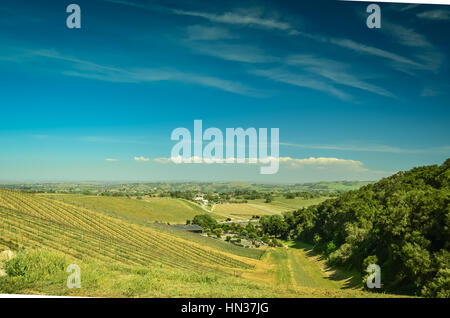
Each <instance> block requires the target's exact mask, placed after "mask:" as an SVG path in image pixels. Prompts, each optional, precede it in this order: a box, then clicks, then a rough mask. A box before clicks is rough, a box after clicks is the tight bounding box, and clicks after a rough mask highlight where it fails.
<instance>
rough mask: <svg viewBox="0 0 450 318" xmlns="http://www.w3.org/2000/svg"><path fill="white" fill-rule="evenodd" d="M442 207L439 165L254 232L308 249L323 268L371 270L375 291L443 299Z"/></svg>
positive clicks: (449, 176) (448, 190) (445, 229)
mask: <svg viewBox="0 0 450 318" xmlns="http://www.w3.org/2000/svg"><path fill="white" fill-rule="evenodd" d="M449 203H450V159H447V161H446V162H445V163H444V164H442V165H441V166H438V165H433V166H425V167H419V168H414V169H412V170H410V171H407V172H399V173H397V174H395V175H393V176H391V177H389V178H385V179H382V180H381V181H379V182H377V183H375V184H369V185H367V186H364V187H362V188H361V189H359V190H355V191H350V192H347V193H344V194H342V195H340V196H339V197H338V198H335V199H330V200H327V201H325V202H324V203H322V204H320V205H317V206H312V207H308V208H303V209H301V210H298V211H295V212H292V213H288V214H285V215H284V219H283V221H284V222H285V225H282V224H281V223H280V220H279V219H278V218H277V219H274V220H268V219H265V220H262V222H266V224H265V223H262V226H263V228H264V229H265V231H266V232H268V233H270V234H277V235H278V236H281V237H291V238H296V239H300V240H303V241H307V242H310V243H313V244H314V246H315V249H317V250H318V251H320V252H321V253H323V254H324V255H325V256H326V257H327V258H328V260H329V262H330V263H331V264H335V265H340V266H345V267H348V268H352V269H357V270H359V271H361V273H365V270H366V268H367V265H368V264H371V263H376V264H378V265H379V266H380V267H381V271H382V284H383V290H386V291H390V292H397V293H405V294H415V295H422V296H428V297H450V252H449V242H450V229H449V226H450V204H449ZM268 221H273V222H268Z"/></svg>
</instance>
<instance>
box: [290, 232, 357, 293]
mask: <svg viewBox="0 0 450 318" xmlns="http://www.w3.org/2000/svg"><path fill="white" fill-rule="evenodd" d="M289 247H290V248H295V249H301V250H303V251H305V252H306V256H308V257H316V258H317V260H318V261H320V262H324V263H325V265H326V267H325V268H324V270H325V272H327V273H328V275H327V276H326V279H329V280H332V281H337V282H341V283H342V289H354V288H360V287H361V280H362V278H361V275H359V274H358V273H356V272H351V271H349V270H346V269H344V268H340V267H337V266H330V265H329V264H328V260H327V259H326V257H324V256H323V255H322V254H320V253H318V252H317V251H315V250H314V248H313V246H312V245H311V244H308V243H304V242H300V241H294V242H292V243H291V244H290V245H289Z"/></svg>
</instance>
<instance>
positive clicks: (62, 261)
mask: <svg viewBox="0 0 450 318" xmlns="http://www.w3.org/2000/svg"><path fill="white" fill-rule="evenodd" d="M108 199H112V198H108ZM156 227H157V225H156V224H154V225H153V227H151V226H142V225H138V224H134V223H131V222H128V221H125V220H124V219H121V218H115V217H112V216H110V215H106V214H103V213H100V212H97V211H92V210H89V209H86V208H82V207H79V206H75V205H71V204H68V203H66V202H62V201H59V200H54V199H52V198H50V197H47V196H39V195H32V194H22V193H19V192H14V191H9V190H0V252H2V251H5V250H6V251H7V252H6V254H8V253H9V254H11V251H12V254H14V257H13V258H12V260H9V261H8V259H7V258H1V259H0V269H1V271H2V272H0V276H1V277H0V293H25V294H46V295H71V296H95V297H256V298H259V297H379V296H385V295H380V294H371V293H366V292H362V291H360V290H357V289H345V290H344V289H341V287H342V286H343V283H341V282H340V281H334V280H329V279H328V278H327V273H326V271H325V272H322V265H321V262H320V261H318V260H316V259H314V257H313V256H311V255H308V252H307V251H306V250H305V251H303V252H302V250H301V248H298V246H291V247H290V248H276V249H268V250H267V251H266V252H265V253H263V252H262V251H259V250H251V249H244V248H240V247H237V246H233V245H231V244H228V245H224V244H227V243H225V242H221V241H218V240H214V241H211V240H210V239H208V238H202V237H201V236H195V237H196V238H194V236H193V235H194V234H191V233H189V234H188V233H186V232H179V231H176V230H173V229H170V228H168V227H167V228H158V229H157V228H156ZM6 254H4V253H3V254H1V255H6ZM68 264H77V265H79V266H80V267H81V274H82V278H81V288H80V289H76V288H75V289H68V288H67V286H66V280H67V277H68V275H69V274H68V273H67V272H66V271H65V269H66V268H67V265H68ZM4 274H6V276H4Z"/></svg>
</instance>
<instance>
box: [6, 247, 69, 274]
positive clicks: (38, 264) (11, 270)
mask: <svg viewBox="0 0 450 318" xmlns="http://www.w3.org/2000/svg"><path fill="white" fill-rule="evenodd" d="M66 264H67V261H66V258H65V257H64V256H63V255H60V254H58V253H55V252H50V251H47V250H44V249H39V250H26V251H22V252H20V253H19V254H17V256H16V257H15V258H13V259H11V260H10V261H8V262H7V263H6V266H5V270H6V274H7V275H8V276H11V277H17V276H22V277H27V278H35V279H36V278H41V277H46V276H51V275H54V274H57V273H58V272H64V270H65V268H66Z"/></svg>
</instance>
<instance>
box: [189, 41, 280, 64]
mask: <svg viewBox="0 0 450 318" xmlns="http://www.w3.org/2000/svg"><path fill="white" fill-rule="evenodd" d="M188 46H190V47H191V48H192V49H193V50H194V51H195V52H197V53H200V54H203V55H208V56H213V57H217V58H220V59H223V60H228V61H236V62H244V63H274V62H279V61H281V59H280V58H278V57H274V56H271V55H268V54H266V53H265V52H264V51H263V50H262V49H260V48H257V47H254V46H250V45H243V44H228V43H198V42H195V43H188Z"/></svg>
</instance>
